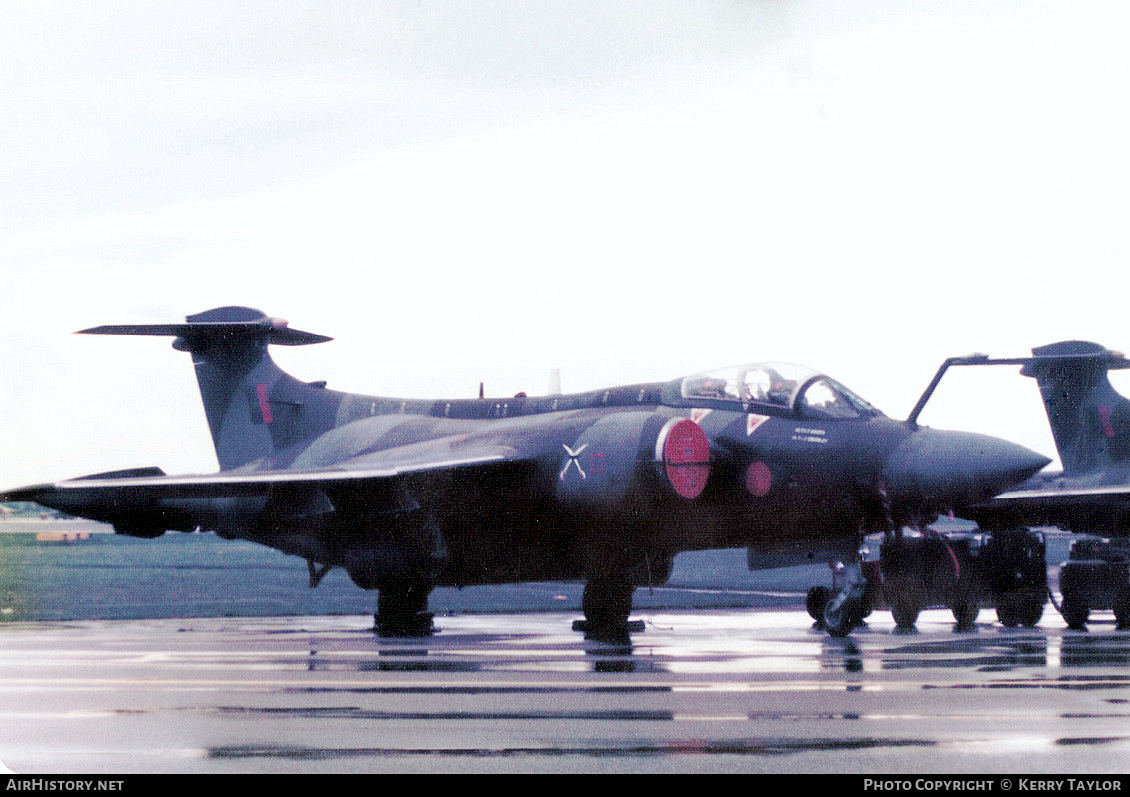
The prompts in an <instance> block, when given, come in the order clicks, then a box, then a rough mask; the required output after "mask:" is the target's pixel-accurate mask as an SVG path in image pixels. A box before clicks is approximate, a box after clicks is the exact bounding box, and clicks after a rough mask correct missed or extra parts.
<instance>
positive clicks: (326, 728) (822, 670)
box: [0, 607, 1130, 775]
mask: <svg viewBox="0 0 1130 797" xmlns="http://www.w3.org/2000/svg"><path fill="white" fill-rule="evenodd" d="M575 617H576V615H575V614H573V613H569V612H548V613H537V614H465V615H457V616H450V617H437V625H438V626H439V627H440V628H441V631H440V632H439V633H438V634H436V635H434V636H433V637H430V638H427V639H419V640H412V639H379V638H376V637H375V636H374V635H373V634H372V633H371V631H370V630H369V629H370V627H371V624H372V616H371V615H350V616H340V617H326V616H322V617H288V618H222V619H215V618H212V619H151V620H116V621H98V620H90V621H73V622H57V623H45V622H16V623H10V624H6V625H4V626H2V627H0V761H2V762H3V763H4V765H6V766H7V767H8V768H9V769H10V770H12V771H15V772H17V773H29V774H30V773H57V774H63V773H80V772H81V773H122V774H126V773H154V772H163V773H168V772H186V773H236V772H242V773H247V772H257V773H279V772H283V773H321V772H640V773H644V772H832V773H854V774H870V773H997V774H1001V773H1013V774H1020V775H1037V774H1042V773H1056V772H1060V773H1119V772H1125V771H1126V770H1127V769H1128V768H1130V722H1128V720H1130V667H1128V664H1130V633H1128V632H1118V631H1115V630H1114V628H1113V624H1112V623H1111V622H1102V621H1101V620H1102V618H1103V615H1101V614H1100V615H1099V619H1100V622H1096V623H1093V624H1092V626H1091V629H1090V630H1089V631H1088V632H1077V631H1070V630H1068V629H1066V628H1065V626H1064V624H1063V622H1062V620H1061V619H1060V618H1059V616H1058V615H1057V614H1055V612H1054V611H1053V610H1052V609H1051V607H1048V611H1047V612H1046V614H1045V618H1044V620H1043V621H1042V622H1041V624H1040V626H1039V627H1037V628H1035V629H1008V628H1003V627H1001V626H1000V625H999V624H997V623H995V622H991V621H992V620H994V617H993V613H992V612H991V611H989V610H984V611H982V613H981V616H980V618H979V623H978V625H977V627H976V629H975V630H974V631H972V632H968V633H955V632H954V630H953V620H952V616H951V615H949V614H948V613H947V612H945V611H942V610H931V611H927V612H925V613H924V614H923V615H922V618H921V620H920V622H919V627H918V631H917V632H916V633H912V634H899V633H896V632H895V629H894V626H893V623H892V622H891V619H890V615H889V614H888V613H886V612H876V613H874V614H873V615H872V616H871V617H870V618H869V620H868V626H867V627H866V628H864V629H860V630H859V631H857V632H855V633H854V634H853V635H852V636H851V637H850V638H847V639H833V638H831V637H829V636H827V635H826V634H824V633H823V632H821V631H818V630H815V629H813V628H811V621H810V620H809V618H808V616H807V615H806V614H805V613H804V611H803V609H800V608H797V609H780V608H770V609H762V610H756V611H755V610H750V609H724V610H722V609H709V610H694V611H686V610H677V611H659V610H657V611H648V610H644V611H639V612H636V613H635V615H634V617H635V618H636V619H641V620H644V621H645V623H646V629H645V630H644V631H643V632H641V633H637V634H634V635H633V637H632V640H631V644H630V645H628V646H624V645H614V644H605V643H598V642H592V641H586V640H584V639H583V638H582V637H581V635H579V634H577V633H576V632H574V631H572V630H571V623H572V620H573V619H575Z"/></svg>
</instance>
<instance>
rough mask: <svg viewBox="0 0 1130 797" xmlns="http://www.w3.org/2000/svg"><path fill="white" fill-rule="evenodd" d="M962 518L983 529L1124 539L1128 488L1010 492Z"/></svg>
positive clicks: (1128, 526)
mask: <svg viewBox="0 0 1130 797" xmlns="http://www.w3.org/2000/svg"><path fill="white" fill-rule="evenodd" d="M962 514H963V515H966V516H968V518H969V519H970V520H974V521H976V522H977V523H978V524H979V525H981V526H983V527H993V528H1005V527H1010V526H1021V525H1026V526H1058V527H1059V528H1062V529H1067V530H1069V531H1078V532H1089V533H1095V534H1110V535H1124V534H1127V533H1128V532H1130V485H1128V484H1116V485H1101V486H1094V487H1044V488H1040V489H1031V490H1014V491H1012V492H1007V493H1001V494H1000V495H998V496H996V497H995V498H992V499H990V500H989V501H986V502H984V503H982V504H978V505H976V506H973V507H970V508H969V510H968V511H966V512H963V513H962Z"/></svg>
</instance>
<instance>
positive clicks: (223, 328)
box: [80, 307, 341, 470]
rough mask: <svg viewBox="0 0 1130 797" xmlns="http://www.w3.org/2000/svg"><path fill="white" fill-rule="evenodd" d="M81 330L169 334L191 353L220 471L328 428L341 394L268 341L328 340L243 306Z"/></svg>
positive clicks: (293, 343)
mask: <svg viewBox="0 0 1130 797" xmlns="http://www.w3.org/2000/svg"><path fill="white" fill-rule="evenodd" d="M80 334H87V335H169V336H175V337H176V340H175V341H174V342H173V348H175V349H177V350H178V351H187V352H189V353H190V354H191V355H192V363H193V365H194V366H195V368H196V379H197V382H198V384H199V385H200V395H201V398H202V399H203V401H204V412H205V414H206V415H207V417H208V426H209V428H210V429H211V432H212V440H213V442H214V443H215V447H216V456H217V458H218V459H219V462H220V468H221V470H228V469H230V468H235V467H239V466H240V465H245V464H247V463H249V462H252V461H254V460H257V459H261V458H263V457H269V456H271V455H272V454H274V453H276V452H279V451H282V450H284V449H286V448H287V447H288V446H291V445H293V444H295V443H299V442H301V441H303V440H306V439H309V438H311V437H313V436H314V435H317V434H321V433H322V432H325V431H327V430H329V429H331V428H333V425H334V422H335V418H336V411H337V407H338V405H339V404H340V402H341V394H338V393H335V392H333V391H329V390H326V389H325V386H324V383H311V384H307V383H305V382H301V381H299V380H297V379H295V378H294V377H292V376H290V375H289V374H287V373H285V372H284V371H283V370H282V369H280V368H279V367H278V366H277V365H276V364H275V362H274V360H272V359H271V357H270V355H269V354H268V353H267V346H268V345H269V344H272V343H274V344H279V345H283V346H304V345H307V344H312V343H323V342H325V341H328V340H332V338H328V337H325V336H324V335H315V334H313V333H310V332H302V331H300V330H295V329H291V328H290V327H289V326H287V323H286V322H285V321H283V320H282V319H277V318H269V317H267V316H266V315H265V314H263V313H262V312H260V311H259V310H254V309H252V308H249V307H219V308H216V309H214V310H208V311H206V312H203V313H198V314H197V315H191V316H188V318H187V319H186V323H184V324H127V325H118V326H101V327H94V328H92V329H84V330H82V331H81V333H80Z"/></svg>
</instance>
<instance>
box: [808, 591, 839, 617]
mask: <svg viewBox="0 0 1130 797" xmlns="http://www.w3.org/2000/svg"><path fill="white" fill-rule="evenodd" d="M831 598H832V590H831V589H829V588H828V587H819V586H818V587H813V588H812V589H810V590H809V591H808V596H807V597H806V598H805V599H804V608H805V609H807V610H808V615H809V617H811V618H812V619H813V620H815V621H816V622H818V623H823V622H824V607H825V606H826V605H827V604H828V601H829V600H831Z"/></svg>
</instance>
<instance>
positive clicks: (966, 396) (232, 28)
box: [0, 0, 1130, 487]
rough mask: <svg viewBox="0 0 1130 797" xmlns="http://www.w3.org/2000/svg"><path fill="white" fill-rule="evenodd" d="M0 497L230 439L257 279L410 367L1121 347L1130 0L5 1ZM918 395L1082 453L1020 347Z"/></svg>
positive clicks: (508, 368) (921, 371)
mask: <svg viewBox="0 0 1130 797" xmlns="http://www.w3.org/2000/svg"><path fill="white" fill-rule="evenodd" d="M0 21H2V23H3V24H0V109H2V111H3V113H2V115H0V169H2V172H0V174H2V180H0V268H2V269H3V271H2V272H0V273H2V275H3V290H4V294H3V295H4V299H5V301H4V304H3V313H2V314H0V375H2V379H0V487H14V486H17V485H21V484H27V483H32V482H37V481H43V480H54V479H57V478H62V477H69V476H76V475H80V474H83V473H91V472H96V471H101V470H108V469H115V468H125V467H134V466H142V465H160V466H162V467H164V468H165V469H166V470H167V471H169V472H206V471H211V470H214V469H215V468H216V463H215V457H214V454H213V452H212V449H211V442H210V438H209V435H208V431H207V426H206V424H205V421H204V416H203V411H202V409H201V408H200V402H199V397H198V393H197V391H196V386H195V381H194V378H193V375H192V369H191V366H190V363H189V360H188V357H187V356H186V355H184V354H180V353H177V352H174V351H172V350H171V349H170V347H169V341H168V340H164V339H158V338H153V339H149V338H144V339H130V338H89V337H76V336H73V335H71V333H72V332H73V331H75V330H77V329H81V328H84V327H88V326H92V325H96V324H102V323H128V322H168V321H176V320H181V319H183V317H184V316H185V315H186V314H189V313H196V312H200V311H201V310H204V309H207V308H211V307H215V306H219V305H225V304H244V305H249V306H252V307H257V308H260V309H262V310H264V311H266V312H267V313H268V314H270V315H277V316H283V317H286V318H288V319H289V320H290V322H291V324H292V325H293V326H295V327H297V328H299V329H305V330H309V331H312V332H317V333H321V334H326V335H331V336H333V337H334V338H335V340H334V341H333V342H331V343H328V344H325V345H320V346H312V347H305V348H302V349H293V350H291V349H288V350H283V351H277V350H276V351H275V357H276V360H278V361H279V362H280V364H282V365H283V366H284V367H285V368H287V369H288V370H290V371H291V372H292V373H294V374H295V375H296V376H298V377H300V378H304V379H308V380H314V379H327V380H328V381H329V383H330V387H332V388H336V389H342V390H351V391H356V392H364V393H374V394H382V395H393V396H436V397H471V396H474V395H476V394H477V390H478V383H479V382H480V381H483V382H485V383H486V389H487V393H488V394H490V395H511V394H513V393H515V392H517V391H519V390H525V391H527V392H529V393H531V394H534V393H542V392H545V390H546V388H547V383H548V374H549V372H550V369H552V368H560V369H561V374H562V377H561V378H562V383H563V387H564V389H565V390H566V391H572V390H585V389H593V388H597V387H602V386H607V385H611V384H618V383H629V382H638V381H653V380H662V379H671V378H675V377H677V376H680V375H682V374H686V373H690V372H694V371H700V370H705V369H707V368H712V367H715V366H720V365H725V364H728V363H736V362H741V361H749V360H787V361H794V362H801V363H805V364H807V365H811V366H813V367H815V368H818V369H820V370H824V371H826V372H828V373H830V374H831V375H832V376H834V377H835V378H837V379H839V380H840V381H842V382H844V383H845V384H847V385H848V386H849V387H851V388H852V389H854V390H855V391H856V392H858V393H860V394H861V395H863V396H864V397H865V398H867V399H869V400H870V401H871V402H872V403H874V404H876V405H877V406H879V407H880V408H881V409H883V410H884V411H885V412H887V414H889V415H892V416H895V417H905V416H906V414H907V413H908V412H909V410H910V408H911V406H912V405H913V404H914V401H915V400H916V399H917V397H918V395H919V394H920V393H921V391H922V389H923V388H924V387H925V385H926V383H927V382H928V381H929V379H930V377H931V376H932V375H933V372H934V370H935V369H936V368H937V366H938V364H939V363H940V361H941V360H942V359H943V358H945V357H946V356H949V355H953V354H964V353H969V352H972V351H986V352H990V353H993V354H998V355H1016V354H1021V353H1024V352H1026V351H1027V350H1028V349H1029V348H1031V347H1032V346H1036V345H1042V344H1045V343H1049V342H1051V341H1055V340H1061V339H1065V338H1083V339H1090V340H1095V341H1098V342H1100V343H1103V344H1104V345H1107V346H1110V347H1113V348H1126V347H1130V325H1128V324H1127V320H1126V319H1127V301H1128V297H1130V290H1128V289H1130V258H1128V255H1130V246H1128V244H1130V240H1128V239H1130V234H1128V230H1130V224H1128V223H1130V157H1128V149H1130V46H1128V45H1130V10H1128V7H1127V5H1126V4H1125V3H1124V2H1113V1H1112V2H1088V3H1077V2H1055V3H1039V2H1005V1H1003V0H1002V1H1001V2H993V3H984V2H973V1H969V2H965V1H964V0H962V1H954V0H947V2H937V3H915V2H906V0H899V1H897V2H896V1H895V0H892V1H891V2H880V1H879V0H862V1H861V2H855V3H843V2H836V1H834V0H829V1H828V2H820V1H818V0H805V1H793V0H747V1H746V2H738V1H737V0H734V1H731V2H727V1H724V0H713V1H711V0H693V1H692V0H687V2H663V1H662V0H649V1H648V2H643V1H642V0H641V2H608V1H607V0H599V1H597V0H594V1H593V2H568V1H566V2H559V3H536V2H517V0H514V1H512V2H492V3H486V2H474V3H467V2H446V3H445V2H420V1H419V0H411V1H409V0H404V1H402V2H372V3H360V2H325V1H324V0H323V1H319V2H296V1H294V0H282V1H281V2H263V3H239V2H235V3H233V2H230V1H227V0H226V1H225V2H206V1H204V0H200V1H198V2H192V3H184V2H167V3H160V2H138V3H130V2H111V1H107V2H100V3H96V4H91V3H80V2H58V3H51V4H43V3H38V2H27V3H20V2H8V3H5V4H4V6H3V10H2V11H0ZM922 420H923V421H924V422H926V423H928V424H930V425H932V426H936V427H940V428H964V429H971V430H974V431H982V432H990V433H997V434H1000V435H1002V436H1004V437H1008V438H1010V439H1013V440H1016V441H1017V442H1021V443H1024V444H1026V445H1029V446H1030V447H1033V448H1036V449H1037V450H1040V451H1043V452H1044V453H1047V454H1049V455H1051V454H1053V453H1054V449H1053V448H1052V444H1051V437H1050V434H1048V432H1047V428H1046V426H1047V422H1046V419H1045V418H1044V416H1043V413H1042V408H1041V406H1040V404H1039V401H1038V397H1037V393H1036V390H1035V386H1034V385H1033V384H1032V382H1031V381H1030V380H1026V379H1023V378H1022V377H1020V376H1018V375H1017V374H1016V373H1015V371H1014V370H1012V369H1000V373H999V374H989V373H987V372H985V371H984V370H983V369H978V370H977V371H975V372H974V375H973V376H972V377H970V378H966V379H953V380H947V382H945V383H943V387H942V390H941V391H940V392H939V395H938V399H937V404H935V405H934V406H932V407H931V408H929V409H928V410H927V412H926V413H925V414H924V415H923V417H922Z"/></svg>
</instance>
